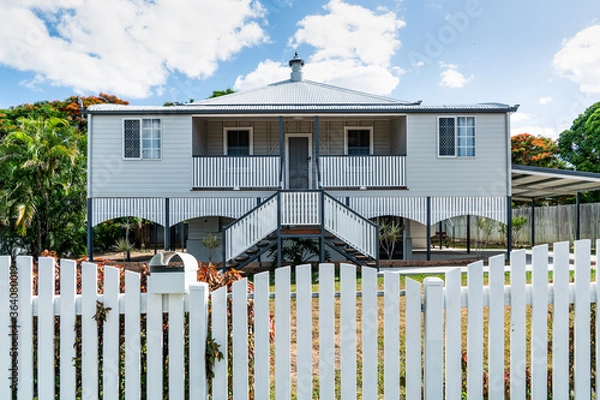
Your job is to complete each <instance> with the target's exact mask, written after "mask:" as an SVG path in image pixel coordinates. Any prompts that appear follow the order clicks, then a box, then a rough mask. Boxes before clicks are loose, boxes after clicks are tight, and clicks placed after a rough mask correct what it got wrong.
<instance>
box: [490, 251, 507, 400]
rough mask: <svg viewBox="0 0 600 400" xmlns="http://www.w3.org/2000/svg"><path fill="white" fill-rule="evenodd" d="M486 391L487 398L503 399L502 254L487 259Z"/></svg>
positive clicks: (491, 399) (493, 399)
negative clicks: (487, 373)
mask: <svg viewBox="0 0 600 400" xmlns="http://www.w3.org/2000/svg"><path fill="white" fill-rule="evenodd" d="M489 267H490V272H489V299H490V302H489V308H488V321H489V322H488V371H489V377H488V393H489V400H501V399H504V346H498V343H504V314H505V312H504V310H505V308H504V255H503V254H502V255H499V256H495V257H491V258H490V261H489Z"/></svg>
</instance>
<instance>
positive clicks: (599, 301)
mask: <svg viewBox="0 0 600 400" xmlns="http://www.w3.org/2000/svg"><path fill="white" fill-rule="evenodd" d="M598 249H600V239H598V240H596V282H595V283H596V310H595V313H596V314H595V319H596V327H595V328H596V337H595V340H596V358H595V360H594V362H595V363H594V365H595V366H596V382H595V383H596V393H598V391H599V390H600V376H599V375H600V374H598V363H599V362H600V311H599V310H600V277H599V276H598V261H599V260H600V257H598ZM596 397H598V394H596Z"/></svg>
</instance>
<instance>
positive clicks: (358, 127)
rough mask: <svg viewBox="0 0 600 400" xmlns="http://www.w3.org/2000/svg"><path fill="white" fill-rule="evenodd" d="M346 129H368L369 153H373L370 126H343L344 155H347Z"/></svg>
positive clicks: (371, 129)
mask: <svg viewBox="0 0 600 400" xmlns="http://www.w3.org/2000/svg"><path fill="white" fill-rule="evenodd" d="M348 131H369V154H370V155H372V154H373V127H372V126H344V155H348Z"/></svg>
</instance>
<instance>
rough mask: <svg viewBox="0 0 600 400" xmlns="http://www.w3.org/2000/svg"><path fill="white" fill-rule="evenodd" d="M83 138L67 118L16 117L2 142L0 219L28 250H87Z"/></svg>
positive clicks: (70, 253)
mask: <svg viewBox="0 0 600 400" xmlns="http://www.w3.org/2000/svg"><path fill="white" fill-rule="evenodd" d="M85 149H86V137H85V135H83V134H82V133H80V132H79V131H78V130H77V129H76V128H75V127H73V126H71V125H70V124H69V122H68V121H67V120H65V119H61V118H56V117H51V118H49V119H42V118H35V119H34V118H20V119H19V120H18V126H17V129H16V130H14V131H12V132H10V133H9V134H8V135H7V136H6V137H5V138H4V139H3V140H2V141H1V142H0V182H2V186H0V198H1V199H2V209H0V220H1V221H2V224H3V225H5V227H6V226H8V227H9V228H10V229H8V231H9V232H13V231H14V232H16V233H17V234H18V235H19V236H20V237H21V238H22V241H23V244H24V246H25V248H26V249H28V250H29V251H31V252H32V253H33V254H40V253H41V252H42V251H43V250H45V249H52V250H55V251H56V252H57V253H58V254H59V255H63V254H64V255H80V254H81V253H83V252H84V251H85V247H84V241H85V223H84V221H85V208H86V204H85V199H86V192H85V179H86V170H85V164H86V162H85Z"/></svg>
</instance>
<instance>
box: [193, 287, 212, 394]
mask: <svg viewBox="0 0 600 400" xmlns="http://www.w3.org/2000/svg"><path fill="white" fill-rule="evenodd" d="M208 293H209V289H208V284H207V283H205V282H201V283H196V284H193V285H191V286H190V314H189V318H190V333H189V337H190V375H189V376H190V399H202V400H204V399H206V398H207V396H208V390H207V380H206V357H205V354H206V337H207V334H208Z"/></svg>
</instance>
